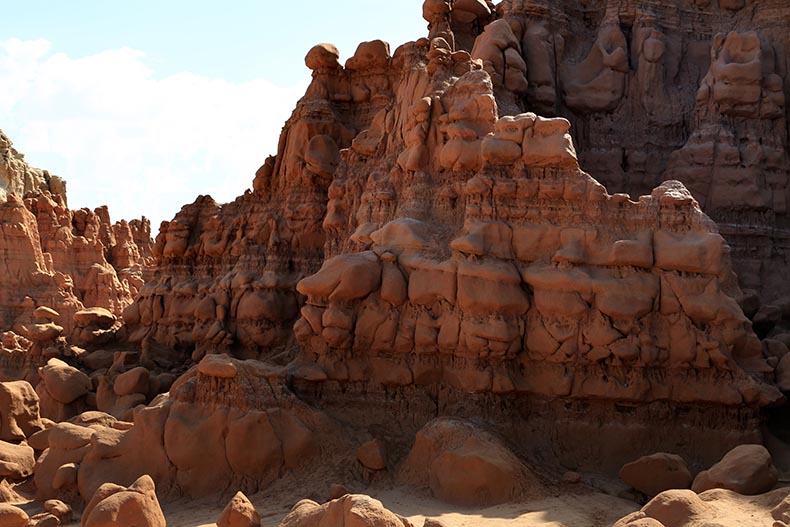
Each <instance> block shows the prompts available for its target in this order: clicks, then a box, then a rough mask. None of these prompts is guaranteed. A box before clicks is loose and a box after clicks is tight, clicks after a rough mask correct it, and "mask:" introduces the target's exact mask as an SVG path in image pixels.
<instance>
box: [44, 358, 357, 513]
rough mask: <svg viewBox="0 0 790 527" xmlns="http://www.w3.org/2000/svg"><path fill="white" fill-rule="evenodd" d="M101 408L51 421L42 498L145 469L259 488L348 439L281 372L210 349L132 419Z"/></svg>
mask: <svg viewBox="0 0 790 527" xmlns="http://www.w3.org/2000/svg"><path fill="white" fill-rule="evenodd" d="M95 414H96V415H95V416H94V417H92V418H90V419H82V420H81V421H79V422H76V424H75V423H58V424H57V425H55V426H54V427H53V428H52V429H51V430H50V431H48V435H47V445H48V448H47V449H46V450H45V451H44V453H43V454H42V456H41V457H40V458H39V460H38V466H37V468H36V470H35V481H36V487H37V489H38V494H39V497H40V498H42V499H49V498H59V499H62V498H63V497H69V496H72V497H73V496H76V495H80V496H82V498H83V499H85V500H88V499H90V497H91V496H92V495H93V493H94V492H95V491H96V489H97V488H99V486H100V485H101V484H102V483H105V482H108V481H109V482H114V483H117V484H122V485H128V484H129V483H130V482H132V481H134V480H135V479H137V478H139V477H140V476H142V475H149V476H150V477H151V478H152V479H153V480H154V481H155V482H156V484H157V486H158V487H159V488H160V492H162V493H168V492H175V491H176V489H177V492H178V493H179V494H183V495H186V496H192V497H198V496H205V495H209V494H212V493H215V492H223V491H225V490H226V489H227V488H228V487H231V486H235V487H236V488H241V489H242V490H243V492H251V493H253V492H257V491H258V490H259V489H261V488H264V487H265V486H266V485H268V484H270V483H271V482H273V481H275V480H277V479H278V478H280V477H281V476H282V475H283V474H285V473H286V472H288V471H294V470H298V469H301V468H303V467H308V466H309V465H310V463H318V462H321V461H322V460H323V461H326V460H328V459H331V458H330V457H329V456H330V455H331V453H332V452H335V450H334V449H339V448H341V447H340V445H342V441H343V439H342V438H341V436H340V435H339V434H338V431H337V430H336V425H335V424H334V423H333V422H332V421H331V420H329V419H328V418H327V417H326V416H325V415H323V414H322V413H321V412H319V411H317V410H315V409H313V408H311V407H309V406H308V405H306V404H305V403H303V402H302V401H300V400H299V399H297V398H296V397H294V396H293V395H292V394H291V393H290V392H289V390H288V389H287V388H286V386H285V383H284V379H283V378H282V373H281V372H278V370H276V369H274V368H272V367H270V366H267V365H264V364H262V363H259V362H257V361H237V360H234V359H230V358H228V357H227V356H216V355H209V356H207V357H206V358H204V359H203V360H202V361H201V362H200V364H198V365H197V366H195V367H193V368H191V369H190V370H189V371H188V372H187V373H185V374H184V375H183V376H181V377H180V378H179V379H178V380H177V381H176V382H175V384H174V385H173V386H172V387H171V389H170V391H169V393H168V394H163V395H160V396H158V397H157V398H156V399H155V400H154V401H153V402H152V403H151V404H150V405H148V406H142V405H141V406H139V407H137V408H135V409H134V410H133V412H131V419H132V422H130V423H123V422H116V421H115V420H114V419H113V418H112V417H110V416H106V415H102V414H100V413H95ZM83 415H88V414H83ZM322 456H323V457H322Z"/></svg>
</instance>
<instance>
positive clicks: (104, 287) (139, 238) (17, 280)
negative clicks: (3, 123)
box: [0, 132, 152, 344]
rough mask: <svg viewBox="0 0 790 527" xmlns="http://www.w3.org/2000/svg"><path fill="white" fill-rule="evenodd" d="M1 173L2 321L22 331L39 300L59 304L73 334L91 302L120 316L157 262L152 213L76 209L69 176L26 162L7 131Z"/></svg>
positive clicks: (0, 141)
mask: <svg viewBox="0 0 790 527" xmlns="http://www.w3.org/2000/svg"><path fill="white" fill-rule="evenodd" d="M0 180H2V181H3V183H2V184H0V186H2V188H3V189H4V190H2V193H1V194H2V196H1V197H2V199H0V249H2V251H3V254H4V257H3V261H2V264H0V265H1V266H2V269H0V271H2V273H0V274H1V275H2V276H0V328H3V329H11V328H12V327H13V328H14V329H15V331H17V328H18V326H19V325H20V324H23V322H24V321H23V320H20V319H24V317H25V316H29V314H30V312H31V311H32V310H33V308H35V307H36V306H48V307H54V308H56V309H57V314H58V315H59V316H58V317H56V319H55V320H54V321H55V322H56V323H58V325H59V326H61V327H62V329H63V331H64V333H65V335H66V336H70V335H71V333H72V331H73V330H74V328H75V324H74V320H73V315H74V314H75V313H76V312H77V311H80V310H81V309H83V308H84V307H101V308H106V309H107V310H109V311H110V312H112V313H114V314H115V315H117V316H120V315H121V313H122V311H123V309H124V308H125V307H126V306H127V305H129V304H131V303H132V301H133V299H134V296H135V295H136V294H137V291H138V289H139V288H140V287H141V286H142V284H143V282H144V276H145V275H146V273H147V271H146V269H147V268H148V267H150V264H151V262H152V253H151V248H152V241H151V240H150V224H149V222H148V220H146V219H145V218H143V219H142V220H135V221H132V222H126V221H121V222H118V223H116V224H111V223H110V216H109V213H108V211H107V208H106V207H100V208H98V209H96V210H94V211H91V210H89V209H80V210H69V209H68V207H67V206H66V193H65V192H66V191H65V183H63V181H62V180H61V179H60V178H57V177H55V176H50V175H49V174H48V173H47V172H46V171H41V170H38V169H34V168H32V167H30V166H29V165H27V163H25V162H24V157H23V156H22V155H21V154H19V153H18V152H16V150H14V149H13V148H12V147H11V143H10V141H8V139H7V138H6V136H5V135H2V133H1V132H0ZM17 332H19V331H17ZM21 333H22V335H23V336H25V337H28V335H26V334H25V332H24V331H22V332H21ZM77 340H79V339H77ZM80 344H84V343H83V342H80Z"/></svg>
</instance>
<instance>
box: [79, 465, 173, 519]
mask: <svg viewBox="0 0 790 527" xmlns="http://www.w3.org/2000/svg"><path fill="white" fill-rule="evenodd" d="M132 526H134V527H165V526H166V523H165V516H164V514H162V508H161V507H160V506H159V500H158V499H157V498H156V488H155V486H154V481H153V480H152V479H151V477H150V476H142V477H141V478H140V479H138V480H137V481H135V482H134V483H132V484H131V486H129V487H128V488H127V487H122V486H120V485H116V484H114V483H105V484H104V485H102V486H101V487H99V488H98V490H96V493H95V494H94V495H93V498H92V499H91V501H90V502H89V503H88V505H87V506H86V507H85V511H84V512H83V514H82V527H132Z"/></svg>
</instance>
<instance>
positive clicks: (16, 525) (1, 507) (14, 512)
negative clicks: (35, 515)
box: [0, 503, 30, 527]
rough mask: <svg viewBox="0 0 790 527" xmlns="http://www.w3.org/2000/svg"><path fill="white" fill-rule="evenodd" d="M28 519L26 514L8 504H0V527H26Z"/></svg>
mask: <svg viewBox="0 0 790 527" xmlns="http://www.w3.org/2000/svg"><path fill="white" fill-rule="evenodd" d="M29 521H30V518H29V517H28V515H27V513H26V512H25V511H23V510H22V509H20V508H19V507H15V506H13V505H11V504H10V503H0V526H2V527H27V524H28V522H29Z"/></svg>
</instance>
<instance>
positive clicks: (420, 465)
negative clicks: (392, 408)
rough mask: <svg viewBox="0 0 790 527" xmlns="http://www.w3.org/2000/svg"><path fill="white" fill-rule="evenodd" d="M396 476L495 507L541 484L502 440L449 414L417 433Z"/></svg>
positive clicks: (454, 499) (445, 495)
mask: <svg viewBox="0 0 790 527" xmlns="http://www.w3.org/2000/svg"><path fill="white" fill-rule="evenodd" d="M398 479H399V480H400V481H401V482H402V483H406V484H412V485H418V486H421V487H430V489H431V492H432V493H433V495H434V496H435V497H437V498H439V499H441V500H443V501H446V502H449V503H455V504H459V505H477V506H488V505H495V504H498V503H504V502H507V501H510V500H511V499H513V498H515V497H517V496H519V495H521V494H526V493H534V492H535V490H536V489H537V488H539V484H538V481H537V478H536V477H535V476H534V475H533V474H532V473H531V472H530V471H529V469H528V468H527V467H526V466H525V465H524V464H523V463H522V462H521V461H520V460H519V459H518V457H516V456H515V454H513V452H511V451H510V450H509V449H508V448H507V447H506V446H505V445H504V444H503V443H502V441H501V440H499V439H498V438H496V437H494V436H493V435H491V434H489V433H487V432H485V431H483V430H482V429H480V428H478V427H477V426H475V425H473V424H472V423H469V422H467V421H463V420H460V419H455V418H448V417H442V418H438V419H434V420H433V421H431V422H429V423H428V424H427V425H425V426H424V427H423V428H422V429H421V430H420V431H419V432H418V433H417V437H416V438H415V440H414V446H412V449H411V451H410V452H409V455H408V456H407V458H406V460H405V461H404V462H403V464H402V465H401V466H400V468H399V470H398Z"/></svg>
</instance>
